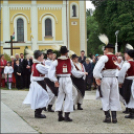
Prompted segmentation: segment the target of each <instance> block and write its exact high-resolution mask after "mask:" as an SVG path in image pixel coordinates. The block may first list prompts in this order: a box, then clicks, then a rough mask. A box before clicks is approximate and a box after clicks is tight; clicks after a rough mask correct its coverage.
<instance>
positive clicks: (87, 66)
mask: <svg viewBox="0 0 134 134" xmlns="http://www.w3.org/2000/svg"><path fill="white" fill-rule="evenodd" d="M84 67H85V70H86V72H88V75H87V76H86V90H89V91H91V86H92V78H93V71H92V64H91V60H90V59H89V58H86V62H85V63H84Z"/></svg>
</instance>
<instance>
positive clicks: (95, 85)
mask: <svg viewBox="0 0 134 134" xmlns="http://www.w3.org/2000/svg"><path fill="white" fill-rule="evenodd" d="M95 64H96V57H94V58H93V62H92V72H93V70H94V67H95ZM93 85H94V88H93V89H94V90H95V89H97V84H96V81H95V79H94V78H93Z"/></svg>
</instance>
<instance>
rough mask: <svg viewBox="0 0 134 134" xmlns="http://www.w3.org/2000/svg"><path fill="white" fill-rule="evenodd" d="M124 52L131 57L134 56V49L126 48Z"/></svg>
mask: <svg viewBox="0 0 134 134" xmlns="http://www.w3.org/2000/svg"><path fill="white" fill-rule="evenodd" d="M126 53H127V54H128V55H129V56H130V57H131V58H134V50H127V51H126Z"/></svg>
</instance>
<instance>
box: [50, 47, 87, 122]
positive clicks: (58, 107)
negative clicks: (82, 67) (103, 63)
mask: <svg viewBox="0 0 134 134" xmlns="http://www.w3.org/2000/svg"><path fill="white" fill-rule="evenodd" d="M60 54H61V56H60V57H59V58H58V59H57V60H55V61H54V62H53V63H52V64H51V67H50V69H49V71H48V78H49V79H50V80H51V81H53V82H54V83H55V86H56V87H59V91H58V97H57V100H56V104H55V111H57V112H58V117H59V118H58V121H63V120H65V121H67V122H70V121H72V119H70V117H69V114H70V112H73V99H72V81H71V74H73V75H74V76H75V77H78V78H81V77H82V76H84V75H85V73H84V72H81V71H77V70H75V69H74V65H73V63H72V61H71V60H70V59H69V58H68V50H67V48H66V46H62V47H61V48H60ZM64 99H65V103H64V109H63V110H64V112H65V118H64V117H63V115H62V108H63V102H64Z"/></svg>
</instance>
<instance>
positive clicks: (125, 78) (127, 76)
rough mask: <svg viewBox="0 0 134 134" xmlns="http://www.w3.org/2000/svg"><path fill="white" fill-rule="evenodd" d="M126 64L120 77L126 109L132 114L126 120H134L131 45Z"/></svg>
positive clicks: (133, 58) (133, 51)
mask: <svg viewBox="0 0 134 134" xmlns="http://www.w3.org/2000/svg"><path fill="white" fill-rule="evenodd" d="M125 60H126V62H125V63H124V64H123V67H122V68H121V70H120V72H119V76H118V81H119V84H120V88H121V89H122V95H123V98H124V99H125V101H126V108H127V110H128V112H129V113H130V114H129V115H128V116H125V118H130V119H134V50H133V47H131V46H130V45H129V44H128V45H127V51H126V53H125Z"/></svg>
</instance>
